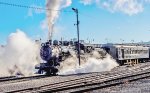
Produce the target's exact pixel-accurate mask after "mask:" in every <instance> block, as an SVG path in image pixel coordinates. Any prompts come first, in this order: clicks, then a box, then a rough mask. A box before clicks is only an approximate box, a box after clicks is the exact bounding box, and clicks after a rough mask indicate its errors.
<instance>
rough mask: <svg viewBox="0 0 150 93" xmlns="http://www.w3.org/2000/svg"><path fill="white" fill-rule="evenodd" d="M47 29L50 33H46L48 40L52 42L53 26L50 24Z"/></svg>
mask: <svg viewBox="0 0 150 93" xmlns="http://www.w3.org/2000/svg"><path fill="white" fill-rule="evenodd" d="M49 29H50V31H49V33H48V40H52V37H53V31H54V24H52V25H51V27H50V28H49Z"/></svg>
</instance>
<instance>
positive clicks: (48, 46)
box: [35, 40, 62, 75]
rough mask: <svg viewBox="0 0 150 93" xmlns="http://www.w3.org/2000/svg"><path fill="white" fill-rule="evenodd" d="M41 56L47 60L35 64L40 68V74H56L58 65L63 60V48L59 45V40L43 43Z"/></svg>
mask: <svg viewBox="0 0 150 93" xmlns="http://www.w3.org/2000/svg"><path fill="white" fill-rule="evenodd" d="M40 56H41V58H42V60H44V61H45V62H43V63H40V64H38V65H36V66H35V69H38V74H43V73H45V74H46V75H56V73H57V72H58V68H57V67H58V66H59V65H60V62H61V60H62V57H61V50H60V47H59V46H58V41H57V40H55V41H53V45H52V43H51V41H49V42H46V43H42V44H41V49H40Z"/></svg>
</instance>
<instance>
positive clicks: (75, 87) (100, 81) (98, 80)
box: [11, 66, 150, 92]
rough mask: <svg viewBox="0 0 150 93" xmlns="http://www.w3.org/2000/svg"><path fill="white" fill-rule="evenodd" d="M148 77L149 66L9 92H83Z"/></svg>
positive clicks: (149, 75) (149, 74)
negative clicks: (132, 70) (133, 70)
mask: <svg viewBox="0 0 150 93" xmlns="http://www.w3.org/2000/svg"><path fill="white" fill-rule="evenodd" d="M147 77H150V67H149V68H146V66H145V68H144V69H136V71H135V72H134V73H133V72H131V71H130V70H129V71H126V72H122V73H115V74H111V75H93V76H86V77H83V78H77V79H72V80H66V81H63V82H58V83H53V84H48V85H44V86H40V87H33V88H28V89H23V90H17V91H11V92H59V91H66V90H69V92H85V91H90V90H93V89H100V88H105V87H110V86H113V85H118V84H122V83H125V82H130V81H134V80H138V79H142V78H147Z"/></svg>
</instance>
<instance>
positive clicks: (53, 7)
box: [46, 0, 72, 40]
mask: <svg viewBox="0 0 150 93" xmlns="http://www.w3.org/2000/svg"><path fill="white" fill-rule="evenodd" d="M71 3H72V1H71V0H46V7H47V9H48V10H47V11H46V15H47V24H48V31H49V40H50V39H52V34H53V26H54V24H55V22H56V20H57V18H58V17H59V12H60V10H61V9H62V8H66V7H68V6H70V5H71Z"/></svg>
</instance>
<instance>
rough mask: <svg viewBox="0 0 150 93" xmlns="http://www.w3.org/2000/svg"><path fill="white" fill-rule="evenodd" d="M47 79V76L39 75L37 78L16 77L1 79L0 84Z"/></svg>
mask: <svg viewBox="0 0 150 93" xmlns="http://www.w3.org/2000/svg"><path fill="white" fill-rule="evenodd" d="M45 77H47V76H46V75H37V76H28V77H16V76H10V77H1V78H0V84H3V83H4V84H7V83H16V82H23V81H29V80H34V79H41V78H45Z"/></svg>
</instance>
